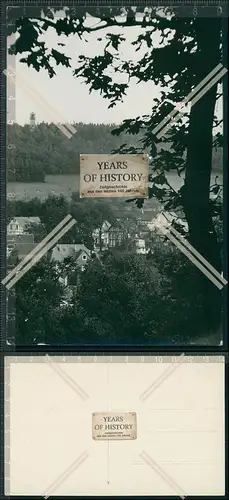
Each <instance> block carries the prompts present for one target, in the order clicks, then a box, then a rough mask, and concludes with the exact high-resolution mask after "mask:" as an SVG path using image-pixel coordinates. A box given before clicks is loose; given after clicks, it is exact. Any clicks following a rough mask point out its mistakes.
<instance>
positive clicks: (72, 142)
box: [7, 123, 222, 182]
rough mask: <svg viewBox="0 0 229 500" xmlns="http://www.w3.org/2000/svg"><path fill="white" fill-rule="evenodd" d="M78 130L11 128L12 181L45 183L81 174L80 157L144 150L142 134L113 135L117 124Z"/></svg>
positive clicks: (218, 165)
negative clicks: (49, 178)
mask: <svg viewBox="0 0 229 500" xmlns="http://www.w3.org/2000/svg"><path fill="white" fill-rule="evenodd" d="M74 127H75V128H76V130H77V132H76V134H75V135H74V136H73V137H72V138H71V139H67V138H66V137H65V136H64V134H63V133H62V132H61V131H60V130H59V129H58V128H57V127H56V126H55V125H54V124H47V123H40V124H38V125H36V126H35V127H34V128H31V127H30V125H24V126H21V125H18V124H13V125H8V130H7V135H8V157H7V173H8V182H11V181H14V182H15V181H16V182H43V181H44V179H45V176H46V175H59V174H62V175H65V174H77V173H79V155H80V154H83V153H88V154H90V153H91V154H92V153H98V154H99V153H104V154H105V153H108V154H109V153H111V152H112V151H113V150H116V149H118V148H119V147H120V145H121V144H123V143H126V144H127V145H128V146H134V147H140V138H141V136H140V135H139V134H138V135H135V136H130V135H126V134H121V135H120V136H119V137H117V136H113V135H112V134H111V131H112V130H113V129H114V128H116V125H105V124H102V125H98V124H92V123H91V124H84V123H74ZM9 145H10V146H11V147H9ZM166 147H167V146H166V144H163V148H165V149H166ZM168 148H169V145H168ZM213 168H214V170H220V169H222V149H220V148H219V149H218V150H217V151H216V150H214V153H213Z"/></svg>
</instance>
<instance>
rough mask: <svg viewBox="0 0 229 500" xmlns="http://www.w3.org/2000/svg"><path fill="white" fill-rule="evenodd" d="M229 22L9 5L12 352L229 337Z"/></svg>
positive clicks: (209, 15) (128, 10) (204, 342)
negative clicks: (14, 348)
mask: <svg viewBox="0 0 229 500" xmlns="http://www.w3.org/2000/svg"><path fill="white" fill-rule="evenodd" d="M197 3H198V2H197ZM209 3H210V2H209ZM145 5H147V3H146V4H145ZM226 23H227V19H226V14H225V9H224V7H219V6H218V5H215V6H214V7H209V9H208V8H206V9H205V8H204V7H201V6H197V7H190V8H188V7H187V8H186V7H184V6H183V3H182V6H181V5H180V6H176V5H175V6H174V7H172V6H171V7H168V6H163V5H162V6H161V7H158V2H156V3H155V6H154V2H151V3H150V7H147V6H143V5H141V6H138V7H136V6H135V7H134V6H133V7H131V6H130V5H129V2H128V3H127V6H126V7H125V6H124V4H123V5H122V6H121V5H119V4H117V6H116V7H115V6H114V7H102V6H101V7H99V5H96V6H93V5H92V6H91V7H90V2H88V6H86V4H83V3H82V6H80V4H79V5H77V4H76V6H75V7H73V5H71V6H68V5H66V7H65V6H64V4H61V3H59V5H58V2H56V5H55V6H54V4H53V5H50V7H48V6H47V5H46V6H45V4H44V7H42V6H40V7H39V6H38V5H35V4H34V6H32V5H28V6H27V7H26V5H25V6H24V8H23V7H20V6H18V7H17V4H15V6H11V7H10V6H9V7H8V8H7V19H6V25H7V67H6V69H5V71H4V73H5V74H4V75H3V78H4V79H5V84H6V92H7V94H6V102H7V115H6V116H7V118H6V135H7V145H6V270H5V276H3V279H2V283H1V286H2V287H3V289H4V290H5V293H6V346H8V348H9V347H10V346H29V347H30V346H33V347H36V348H37V347H38V346H42V345H45V346H46V345H51V346H63V347H64V346H68V345H71V346H76V347H78V346H81V347H82V346H84V347H85V346H97V347H101V348H103V347H109V346H121V347H123V346H127V347H128V348H129V347H131V346H149V347H155V346H156V347H157V346H175V347H177V346H178V347H179V346H223V345H224V334H225V331H226V322H225V314H226V308H227V298H226V295H227V265H226V259H227V196H226V195H227V193H226V191H227V175H228V174H227V169H228V165H227V153H226V150H227V136H228V130H227V111H226V110H227V102H226V100H227V92H228V90H227V89H228V69H227V52H226V50H227V45H228V38H227V31H226ZM1 189H2V190H3V189H4V186H2V187H1ZM1 198H2V202H1V203H4V196H2V197H1Z"/></svg>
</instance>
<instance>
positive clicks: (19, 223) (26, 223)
mask: <svg viewBox="0 0 229 500" xmlns="http://www.w3.org/2000/svg"><path fill="white" fill-rule="evenodd" d="M40 222H41V221H40V219H39V217H14V218H13V219H11V221H10V223H9V224H8V226H7V235H16V234H24V233H27V231H29V229H30V227H31V226H32V225H33V224H40Z"/></svg>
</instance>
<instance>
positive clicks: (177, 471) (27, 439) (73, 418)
mask: <svg viewBox="0 0 229 500" xmlns="http://www.w3.org/2000/svg"><path fill="white" fill-rule="evenodd" d="M129 359H130V358H129ZM211 359H212V358H211V357H209V358H208V362H199V363H195V357H192V363H184V362H182V363H180V364H179V365H178V364H177V363H172V362H168V363H155V362H154V363H141V362H140V360H139V361H138V362H128V363H127V362H125V358H124V359H123V362H122V363H121V362H120V363H112V362H111V363H108V362H107V363H104V362H103V363H99V357H97V358H96V362H94V363H93V362H91V363H84V362H83V357H82V358H77V356H71V357H69V358H67V357H65V358H64V360H65V361H62V358H61V357H51V358H50V357H49V358H48V361H47V358H43V357H41V356H39V357H34V358H33V359H32V360H31V362H30V361H29V359H28V358H24V359H21V358H20V357H19V358H18V361H17V362H15V361H14V360H13V358H5V364H6V367H5V377H6V378H5V380H6V390H7V393H6V394H7V397H6V400H7V402H6V430H8V429H10V432H9V433H7V434H6V437H7V441H6V446H7V447H8V448H6V450H7V451H9V453H8V455H7V458H6V465H5V467H6V481H5V493H6V494H8V495H28V496H31V495H43V496H51V495H76V496H77V495H82V496H83V495H85V496H86V495H88V496H106V497H107V496H112V495H117V496H118V495H131V496H135V495H165V496H170V495H180V496H189V495H207V496H210V495H224V484H225V456H224V448H225V436H224V364H223V363H222V362H221V363H219V362H218V363H216V362H214V363H213V362H211ZM7 384H8V385H7ZM132 409H133V410H134V411H135V412H136V413H137V424H138V429H137V434H138V436H137V439H135V440H132V441H131V440H129V441H126V440H118V441H110V440H109V441H99V440H94V439H92V413H100V412H101V410H102V411H103V410H104V412H106V411H107V412H108V413H109V412H115V413H116V414H117V412H123V413H127V412H128V411H130V410H132ZM7 415H8V417H7Z"/></svg>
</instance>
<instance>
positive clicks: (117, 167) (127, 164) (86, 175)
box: [80, 154, 149, 198]
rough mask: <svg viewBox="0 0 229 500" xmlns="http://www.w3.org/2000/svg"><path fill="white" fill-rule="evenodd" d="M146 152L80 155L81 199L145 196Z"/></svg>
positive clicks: (147, 170)
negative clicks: (138, 153) (137, 153)
mask: <svg viewBox="0 0 229 500" xmlns="http://www.w3.org/2000/svg"><path fill="white" fill-rule="evenodd" d="M148 174H149V165H148V155H147V154H142V155H87V154H83V155H80V197H81V198H85V197H86V198H133V197H136V198H147V197H148Z"/></svg>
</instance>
